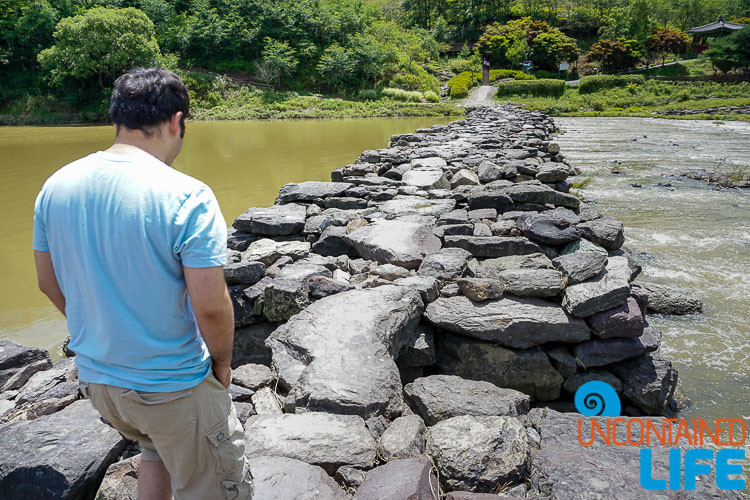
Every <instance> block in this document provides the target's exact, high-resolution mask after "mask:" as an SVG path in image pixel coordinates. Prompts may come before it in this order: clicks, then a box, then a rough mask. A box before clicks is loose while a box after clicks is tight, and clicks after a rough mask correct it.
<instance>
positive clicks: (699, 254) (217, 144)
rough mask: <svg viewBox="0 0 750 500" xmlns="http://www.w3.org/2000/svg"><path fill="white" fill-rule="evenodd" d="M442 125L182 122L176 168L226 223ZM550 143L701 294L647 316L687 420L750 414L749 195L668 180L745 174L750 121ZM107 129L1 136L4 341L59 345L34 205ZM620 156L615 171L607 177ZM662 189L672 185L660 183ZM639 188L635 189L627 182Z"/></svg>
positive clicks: (570, 135) (596, 122) (610, 131)
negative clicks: (688, 312)
mask: <svg viewBox="0 0 750 500" xmlns="http://www.w3.org/2000/svg"><path fill="white" fill-rule="evenodd" d="M446 121H447V120H446V119H439V118H406V119H393V118H388V119H369V120H314V121H262V122H201V123H189V124H188V128H187V135H186V139H185V146H184V150H183V153H182V154H181V155H180V157H179V158H178V160H177V161H176V163H175V167H176V168H178V169H179V170H181V171H183V172H185V173H188V174H190V175H192V176H194V177H197V178H199V179H201V180H203V181H205V182H206V183H207V184H209V185H210V186H212V188H213V189H214V191H215V192H216V195H217V198H218V199H219V202H220V204H221V207H222V211H223V212H224V215H225V218H226V219H227V222H228V223H230V222H231V220H232V219H233V218H234V217H235V216H236V215H238V214H239V213H241V212H243V211H244V210H246V209H247V208H248V207H249V206H266V205H269V204H271V203H273V200H274V197H275V196H276V194H277V192H278V189H279V187H281V186H282V185H283V184H285V183H287V182H293V181H303V180H327V179H329V178H330V171H331V170H332V169H334V168H336V167H340V166H343V165H345V164H347V163H350V162H352V161H353V160H354V159H355V158H356V157H357V156H358V155H359V154H360V153H361V152H362V151H363V150H365V149H372V148H377V147H384V146H385V145H386V143H387V141H388V138H389V137H390V135H392V134H396V133H405V132H412V131H413V130H415V129H416V128H419V127H425V126H429V125H431V124H434V123H441V122H442V123H445V122H446ZM557 123H558V126H559V128H560V129H561V132H562V133H561V134H560V135H559V136H558V139H557V140H558V142H559V143H560V145H561V147H562V151H563V153H564V154H565V155H566V156H567V157H568V159H569V160H570V161H571V162H572V163H573V164H574V165H577V166H579V167H581V169H582V170H583V175H582V177H579V178H578V179H580V178H586V177H590V178H591V179H592V180H591V182H590V184H588V185H587V186H586V187H585V188H584V189H583V190H582V192H583V194H584V196H585V198H586V199H588V200H590V201H592V202H596V203H597V207H598V209H599V210H600V211H601V212H603V213H604V214H606V215H612V216H615V217H617V218H619V219H620V220H622V221H623V222H624V223H625V227H626V236H627V242H626V245H627V246H629V247H630V248H631V249H633V250H636V251H638V252H639V255H640V258H641V261H642V264H643V267H644V279H648V280H650V281H654V282H658V283H663V284H669V285H676V286H680V287H684V288H686V289H690V290H693V291H695V292H696V293H698V294H699V295H700V296H701V297H702V298H703V301H704V304H705V312H704V314H702V315H694V316H687V317H658V316H656V317H652V318H651V321H652V323H653V324H654V325H655V326H656V327H657V328H659V329H661V330H662V331H663V332H664V341H663V346H662V349H663V351H664V352H665V354H666V355H667V356H668V357H669V358H670V359H672V360H673V362H674V364H675V366H676V367H677V369H678V370H679V373H680V381H681V385H682V388H683V390H684V392H685V393H686V394H687V395H688V397H689V398H690V400H691V401H692V404H691V406H690V407H689V408H688V409H687V410H686V411H685V412H684V415H685V416H686V417H688V418H699V417H702V418H706V419H709V418H710V419H713V418H728V417H744V418H746V419H747V418H750V392H749V391H748V386H750V369H748V363H749V362H750V272H748V270H749V269H750V192H739V191H733V190H729V191H715V190H713V189H712V188H711V187H709V186H707V185H705V184H703V183H701V182H699V181H692V180H687V179H680V178H671V177H664V176H668V175H672V174H679V173H680V172H681V171H683V170H685V169H688V168H709V169H710V168H713V167H714V166H715V165H717V164H720V163H722V164H724V165H725V166H726V165H739V166H746V167H747V166H748V162H749V159H750V124H747V123H733V122H728V123H724V124H721V123H713V122H705V121H672V120H658V119H640V118H562V119H558V120H557ZM112 136H113V131H112V129H111V127H47V128H42V127H6V128H0V158H1V160H0V162H2V163H1V169H0V199H2V203H3V218H2V220H1V221H0V250H1V251H2V255H3V261H2V276H3V281H2V283H3V286H2V287H1V288H0V338H3V339H13V340H15V341H17V342H21V343H23V344H26V345H33V346H39V347H45V348H47V349H50V350H51V351H52V352H53V355H55V351H56V350H57V347H58V346H59V345H60V343H61V342H62V340H63V339H64V337H65V336H66V332H65V324H64V322H63V320H62V318H61V317H60V315H59V314H58V313H57V312H56V311H55V310H54V309H53V308H52V306H51V305H49V304H48V303H47V302H46V299H45V298H44V297H43V296H42V294H41V293H40V292H39V291H38V290H37V288H36V283H35V274H34V270H33V256H32V251H31V221H32V209H33V202H34V197H35V196H36V193H37V192H38V190H39V188H40V187H41V185H42V183H43V182H44V180H45V179H46V178H47V177H48V176H49V175H50V174H51V173H52V172H54V171H55V170H56V169H57V168H59V167H60V166H62V165H64V164H65V163H67V162H69V161H71V160H74V159H75V158H78V157H80V156H83V155H85V154H87V153H89V152H92V151H95V150H98V149H102V148H106V147H107V145H108V144H109V143H110V141H111V140H112ZM615 160H617V161H619V164H618V166H619V168H620V170H621V171H622V172H623V173H622V174H621V175H615V174H612V173H610V170H611V168H612V166H613V165H614V164H613V163H612V162H613V161H615ZM659 182H669V183H671V184H672V187H664V186H659V185H658V183H659ZM633 183H640V184H641V185H642V187H641V188H635V187H631V184H633Z"/></svg>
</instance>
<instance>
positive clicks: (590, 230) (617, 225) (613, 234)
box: [576, 217, 625, 250]
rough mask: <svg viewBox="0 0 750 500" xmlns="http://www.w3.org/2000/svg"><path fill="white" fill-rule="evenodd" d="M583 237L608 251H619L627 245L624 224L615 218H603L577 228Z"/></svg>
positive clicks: (584, 223) (579, 225)
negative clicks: (624, 244)
mask: <svg viewBox="0 0 750 500" xmlns="http://www.w3.org/2000/svg"><path fill="white" fill-rule="evenodd" d="M576 227H577V228H578V230H579V231H581V235H583V237H584V238H586V239H587V240H589V241H591V242H593V243H596V244H597V245H599V246H602V247H604V248H606V249H607V250H617V249H618V248H620V247H621V246H622V244H623V243H625V231H624V227H623V225H622V222H620V221H619V220H617V219H615V218H613V217H602V218H601V219H595V220H592V221H588V222H582V223H580V224H578V226H576Z"/></svg>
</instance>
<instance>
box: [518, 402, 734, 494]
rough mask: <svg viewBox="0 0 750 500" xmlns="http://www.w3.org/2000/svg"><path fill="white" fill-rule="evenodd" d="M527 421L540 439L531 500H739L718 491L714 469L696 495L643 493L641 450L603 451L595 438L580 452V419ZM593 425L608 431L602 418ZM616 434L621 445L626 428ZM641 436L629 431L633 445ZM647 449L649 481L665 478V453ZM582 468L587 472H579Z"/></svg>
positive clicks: (541, 413) (550, 415) (542, 412)
mask: <svg viewBox="0 0 750 500" xmlns="http://www.w3.org/2000/svg"><path fill="white" fill-rule="evenodd" d="M529 416H530V417H533V418H532V420H533V422H534V425H535V427H536V429H537V430H538V431H539V434H540V435H541V438H542V441H541V450H539V451H537V452H536V453H535V454H534V457H533V459H532V464H531V468H532V470H533V471H534V474H531V475H530V476H529V479H530V481H531V486H532V491H530V492H529V493H530V495H529V496H530V497H535V496H539V497H543V498H550V499H576V500H593V499H600V498H639V499H640V498H648V499H657V498H675V499H677V498H679V499H686V500H699V499H701V500H702V499H706V498H715V499H719V498H721V499H728V500H740V499H742V498H743V495H742V493H741V492H739V491H731V490H720V489H719V488H718V487H717V486H716V481H715V477H714V474H713V468H712V473H711V474H709V475H708V476H704V477H701V478H700V480H699V481H696V487H697V488H696V489H695V490H681V491H674V492H669V491H668V490H667V491H647V490H644V489H643V487H642V486H641V477H640V467H639V464H640V462H641V458H640V453H641V448H642V447H639V446H613V445H611V444H610V445H607V444H605V443H604V442H602V440H601V439H600V438H599V436H598V435H597V439H595V440H594V442H593V444H591V445H590V446H581V443H580V442H579V441H578V421H579V419H580V417H581V416H580V415H578V414H575V413H558V412H556V411H554V410H550V409H547V408H544V409H541V408H539V409H534V410H532V411H531V413H530V414H529ZM596 420H597V421H598V424H599V426H600V427H601V428H602V429H605V428H606V426H607V422H606V419H605V418H604V417H599V418H597V419H596ZM654 425H655V426H656V428H657V429H661V426H662V420H661V419H655V422H654ZM666 425H670V424H669V423H667V424H666ZM672 425H673V428H672V430H671V432H672V433H676V432H677V427H676V424H672ZM615 428H616V432H617V441H618V442H625V441H626V439H627V434H626V433H627V428H626V426H625V425H618V426H616V427H615ZM640 432H641V428H640V426H638V425H633V426H631V433H632V434H631V439H632V440H633V442H638V441H639V440H640ZM667 432H670V431H667ZM671 435H674V434H671ZM582 438H583V440H584V441H586V442H589V441H591V423H590V419H589V418H585V419H583V421H582ZM680 443H681V445H682V446H681V447H683V449H686V448H687V446H686V440H684V439H683V440H680ZM649 448H651V450H652V455H651V457H652V462H651V475H652V476H651V477H653V478H659V479H664V478H667V477H669V451H668V449H667V447H666V446H662V445H661V444H659V443H658V441H656V440H654V439H652V440H651V443H650V445H649ZM683 453H684V452H683ZM581 464H585V465H586V466H585V467H582V466H581Z"/></svg>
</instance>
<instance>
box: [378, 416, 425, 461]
mask: <svg viewBox="0 0 750 500" xmlns="http://www.w3.org/2000/svg"><path fill="white" fill-rule="evenodd" d="M426 430H427V428H426V427H425V425H424V421H422V418H421V417H420V416H419V415H405V416H403V417H398V418H397V419H396V420H394V421H393V422H392V423H391V425H389V426H388V428H387V429H386V430H385V432H383V434H382V435H381V436H380V439H379V440H378V453H379V454H380V457H381V458H382V459H383V460H385V461H386V462H388V461H390V460H395V459H398V458H410V457H418V456H420V455H421V454H422V452H423V451H424V433H425V431H426Z"/></svg>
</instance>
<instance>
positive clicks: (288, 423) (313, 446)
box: [245, 412, 375, 475]
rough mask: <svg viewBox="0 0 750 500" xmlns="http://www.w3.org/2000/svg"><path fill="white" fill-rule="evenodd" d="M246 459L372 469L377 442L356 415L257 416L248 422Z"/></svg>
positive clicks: (331, 468) (315, 413) (326, 468)
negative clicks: (283, 458) (285, 458)
mask: <svg viewBox="0 0 750 500" xmlns="http://www.w3.org/2000/svg"><path fill="white" fill-rule="evenodd" d="M245 455H246V456H247V457H249V458H252V457H260V456H265V455H269V456H276V457H287V458H294V459H297V460H302V461H303V462H307V463H308V464H313V465H318V466H320V467H323V468H324V469H325V470H326V471H327V472H328V473H329V474H330V475H333V474H334V473H335V472H336V469H338V468H339V467H341V466H342V465H350V466H353V467H365V468H366V467H372V465H373V463H374V462H375V440H374V439H373V438H372V436H371V435H370V433H369V432H368V430H367V427H365V421H364V420H362V418H361V417H358V416H356V415H334V414H331V413H317V412H310V413H304V414H300V415H294V414H284V415H255V416H252V417H250V418H249V419H248V420H247V422H245Z"/></svg>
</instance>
